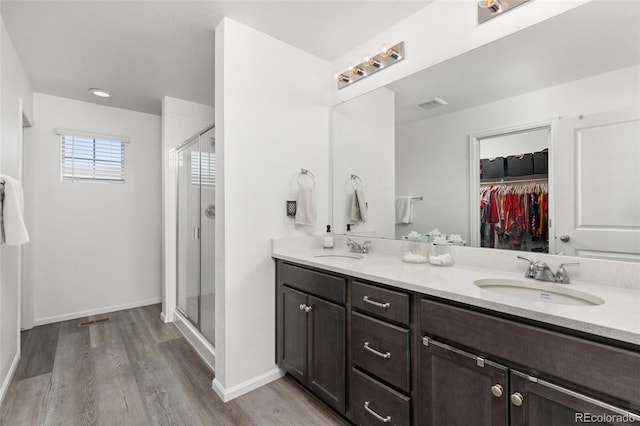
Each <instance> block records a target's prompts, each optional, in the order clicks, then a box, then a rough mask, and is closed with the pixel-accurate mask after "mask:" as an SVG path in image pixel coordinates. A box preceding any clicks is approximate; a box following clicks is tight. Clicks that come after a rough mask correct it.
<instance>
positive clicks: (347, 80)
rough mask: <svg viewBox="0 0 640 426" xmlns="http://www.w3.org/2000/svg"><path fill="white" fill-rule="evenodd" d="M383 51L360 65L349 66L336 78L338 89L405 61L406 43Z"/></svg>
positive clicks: (402, 42)
mask: <svg viewBox="0 0 640 426" xmlns="http://www.w3.org/2000/svg"><path fill="white" fill-rule="evenodd" d="M381 50H382V51H381V52H380V53H378V54H377V55H375V56H372V57H370V58H365V60H364V61H363V62H361V63H359V64H358V65H355V66H349V69H347V70H346V71H343V72H341V73H338V74H336V75H335V76H334V77H335V79H336V80H337V82H338V89H342V88H343V87H347V86H348V85H350V84H352V83H355V82H356V81H358V80H362V79H363V78H365V77H368V76H370V75H371V74H375V73H377V72H378V71H380V70H383V69H385V68H386V67H388V66H391V65H393V64H395V63H397V62H400V61H401V60H403V59H404V41H401V42H400V43H398V44H395V45H393V46H391V47H384V48H383V49H381Z"/></svg>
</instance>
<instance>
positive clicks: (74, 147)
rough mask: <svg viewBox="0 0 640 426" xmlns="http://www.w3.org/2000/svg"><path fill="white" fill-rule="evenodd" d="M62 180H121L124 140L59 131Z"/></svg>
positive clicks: (122, 177) (122, 174) (122, 180)
mask: <svg viewBox="0 0 640 426" xmlns="http://www.w3.org/2000/svg"><path fill="white" fill-rule="evenodd" d="M62 180H65V181H112V182H124V141H122V140H117V139H102V138H97V137H92V136H80V135H71V134H63V135H62Z"/></svg>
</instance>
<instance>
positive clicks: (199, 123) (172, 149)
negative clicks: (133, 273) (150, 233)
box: [162, 96, 214, 322]
mask: <svg viewBox="0 0 640 426" xmlns="http://www.w3.org/2000/svg"><path fill="white" fill-rule="evenodd" d="M213 119H214V116H213V108H212V107H210V106H208V105H201V104H197V103H193V102H188V101H184V100H182V99H176V98H171V97H169V96H165V97H164V98H163V99H162V259H163V262H162V263H163V267H162V317H163V320H164V321H166V322H171V321H173V313H174V310H175V307H176V202H177V199H176V196H177V193H176V176H177V175H176V156H175V154H176V148H177V147H179V146H180V145H182V144H183V143H184V142H186V141H187V139H189V138H190V137H191V136H193V135H195V134H196V133H198V132H200V131H201V130H203V129H204V128H205V127H208V126H211V125H212V124H213Z"/></svg>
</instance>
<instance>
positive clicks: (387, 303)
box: [362, 296, 391, 309]
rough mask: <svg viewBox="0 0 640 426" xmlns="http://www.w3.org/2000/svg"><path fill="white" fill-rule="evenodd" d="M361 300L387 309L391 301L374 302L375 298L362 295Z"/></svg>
mask: <svg viewBox="0 0 640 426" xmlns="http://www.w3.org/2000/svg"><path fill="white" fill-rule="evenodd" d="M362 301H363V302H364V303H368V304H370V305H373V306H377V307H378V308H382V309H389V307H391V303H389V302H386V303H380V302H376V301H375V300H371V299H369V297H368V296H364V297H363V298H362Z"/></svg>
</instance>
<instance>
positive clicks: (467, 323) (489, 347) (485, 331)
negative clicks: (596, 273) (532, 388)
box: [421, 299, 640, 406]
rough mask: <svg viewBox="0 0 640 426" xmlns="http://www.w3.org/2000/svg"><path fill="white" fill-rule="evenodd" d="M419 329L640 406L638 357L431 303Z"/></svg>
mask: <svg viewBox="0 0 640 426" xmlns="http://www.w3.org/2000/svg"><path fill="white" fill-rule="evenodd" d="M585 309H588V308H585ZM421 327H422V330H423V331H424V332H426V333H427V334H429V335H431V336H438V337H440V338H442V339H446V340H448V341H451V342H456V343H457V344H460V345H464V346H466V347H468V348H472V349H474V350H475V351H478V352H479V353H480V354H482V355H485V356H493V357H497V358H500V359H502V360H506V361H508V362H510V363H516V364H518V365H522V366H527V368H528V369H530V370H531V371H535V372H540V374H541V375H550V376H553V377H555V378H559V379H562V380H565V381H568V382H571V383H574V384H576V385H579V386H582V387H585V388H588V389H592V390H593V391H596V392H597V393H599V394H604V395H609V396H611V397H613V398H617V399H619V400H621V401H626V402H631V403H632V404H634V405H636V406H640V386H638V384H639V383H640V353H638V352H635V351H631V350H626V349H621V348H617V347H614V346H608V345H605V344H602V343H597V342H592V341H589V340H586V339H582V338H579V337H575V336H570V335H565V334H561V333H559V332H556V331H551V330H546V329H543V328H539V327H535V326H532V325H527V324H522V323H519V322H515V321H511V320H507V319H503V318H496V317H493V316H490V315H486V314H483V313H479V312H475V311H472V310H468V309H464V308H459V307H454V306H449V305H446V304H443V303H439V302H435V301H432V300H427V299H423V300H422V302H421ZM536 374H537V373H536Z"/></svg>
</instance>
